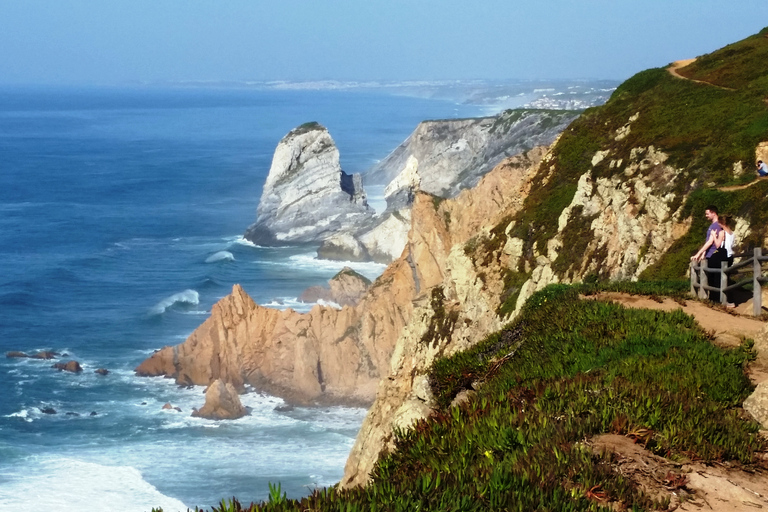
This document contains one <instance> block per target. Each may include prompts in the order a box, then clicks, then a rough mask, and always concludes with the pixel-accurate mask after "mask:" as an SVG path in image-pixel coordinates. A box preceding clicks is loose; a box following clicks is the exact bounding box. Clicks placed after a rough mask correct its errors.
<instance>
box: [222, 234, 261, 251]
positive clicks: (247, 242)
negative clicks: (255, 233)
mask: <svg viewBox="0 0 768 512" xmlns="http://www.w3.org/2000/svg"><path fill="white" fill-rule="evenodd" d="M228 241H229V243H230V244H238V245H245V246H248V247H256V248H261V246H260V245H256V244H255V243H253V242H251V241H250V240H246V239H245V238H243V237H242V236H237V237H234V238H230V239H228Z"/></svg>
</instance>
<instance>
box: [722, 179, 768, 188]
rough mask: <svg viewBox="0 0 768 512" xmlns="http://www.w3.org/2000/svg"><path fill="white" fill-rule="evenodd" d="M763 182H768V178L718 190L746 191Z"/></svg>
mask: <svg viewBox="0 0 768 512" xmlns="http://www.w3.org/2000/svg"><path fill="white" fill-rule="evenodd" d="M763 180H768V177H762V178H757V179H756V180H755V181H750V182H749V183H747V184H746V185H733V186H731V187H717V190H719V191H721V192H732V191H734V190H744V189H745V188H748V187H751V186H752V185H755V184H757V183H760V182H761V181H763Z"/></svg>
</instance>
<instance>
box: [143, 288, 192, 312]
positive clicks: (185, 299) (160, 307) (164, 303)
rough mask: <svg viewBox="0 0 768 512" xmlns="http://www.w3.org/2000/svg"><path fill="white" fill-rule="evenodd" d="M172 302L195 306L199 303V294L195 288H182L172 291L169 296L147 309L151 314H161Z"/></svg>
mask: <svg viewBox="0 0 768 512" xmlns="http://www.w3.org/2000/svg"><path fill="white" fill-rule="evenodd" d="M174 304H190V305H193V306H196V305H198V304H200V294H199V293H197V292H196V291H195V290H184V291H183V292H179V293H174V294H173V295H171V296H170V297H166V298H164V299H163V300H161V301H160V302H158V303H157V304H155V306H154V307H153V308H152V309H150V310H149V313H150V314H151V315H162V314H163V313H165V312H166V311H167V310H168V308H170V307H172V306H173V305H174Z"/></svg>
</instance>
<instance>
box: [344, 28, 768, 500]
mask: <svg viewBox="0 0 768 512" xmlns="http://www.w3.org/2000/svg"><path fill="white" fill-rule="evenodd" d="M766 37H768V29H766V30H764V31H763V33H761V34H759V35H756V36H753V37H751V38H748V39H747V40H745V41H743V42H740V43H738V44H736V45H731V46H729V47H728V48H727V49H724V50H722V51H719V52H715V53H714V54H712V55H709V56H704V57H702V58H700V59H699V60H698V61H697V62H694V63H693V64H691V65H689V66H688V67H686V68H682V69H681V70H679V73H680V74H681V75H682V76H683V77H688V78H690V80H686V79H684V78H679V77H675V76H673V75H671V74H670V73H668V72H667V70H664V69H654V70H648V71H644V72H642V73H639V74H638V75H636V76H635V77H633V78H632V79H630V80H628V81H627V82H625V83H624V84H622V85H621V86H620V87H619V88H618V89H617V90H616V92H615V93H614V95H613V96H612V97H611V99H610V100H609V102H608V103H607V104H606V105H605V106H603V107H599V108H595V109H590V110H588V111H586V112H585V113H584V114H583V115H582V116H581V117H580V118H579V119H578V120H576V121H575V122H573V123H572V124H571V125H570V126H569V128H568V129H567V130H566V131H565V132H564V133H563V134H562V136H561V137H560V138H559V140H558V141H557V142H556V143H555V144H554V145H553V147H552V149H551V152H550V153H548V154H547V155H546V156H545V157H544V158H543V159H542V161H541V164H540V165H539V166H538V168H536V169H533V170H531V171H530V172H528V173H527V174H526V175H525V179H522V180H520V182H519V184H518V185H517V186H516V187H514V188H513V187H511V186H509V185H506V186H505V187H503V188H500V189H499V190H498V193H497V194H496V195H494V194H493V192H489V191H488V190H484V187H487V186H488V183H487V182H488V181H490V180H491V179H493V176H494V175H495V173H496V171H494V172H492V173H490V174H488V175H487V176H486V177H485V178H484V179H483V180H482V181H481V182H480V184H479V185H478V187H477V188H476V189H474V190H471V191H466V192H465V193H463V194H462V195H460V196H458V197H457V198H456V199H455V200H448V201H445V202H443V203H441V204H440V205H439V208H438V210H439V213H438V216H440V215H443V216H445V218H446V222H448V219H450V223H451V226H452V227H451V228H450V229H451V230H454V229H455V230H456V232H457V233H458V232H462V233H463V234H464V235H465V236H466V237H467V238H465V239H463V240H462V238H461V236H459V235H458V234H456V236H453V237H452V239H451V240H452V243H453V244H454V245H453V247H452V249H449V250H448V254H449V255H448V257H446V258H445V259H444V261H442V262H441V265H444V266H442V267H441V268H442V269H443V270H442V272H443V274H444V275H445V276H449V279H447V280H446V281H444V282H443V283H442V285H441V287H440V289H439V293H437V291H438V289H437V288H436V289H435V290H433V293H432V295H431V297H432V300H431V301H427V300H422V301H421V302H417V303H416V309H415V310H414V314H413V319H412V321H411V323H410V324H409V325H408V326H407V327H406V329H405V330H404V331H403V333H402V335H401V336H400V338H399V339H398V342H397V346H396V347H395V352H394V355H393V357H392V364H391V366H390V374H389V376H388V378H387V379H382V381H381V383H380V386H379V390H378V392H377V398H376V402H375V403H374V405H373V406H372V407H371V409H370V411H369V414H368V416H367V418H366V420H365V422H364V424H363V427H362V429H361V431H360V434H359V436H358V438H357V440H356V443H355V446H354V448H353V450H352V453H351V454H350V458H349V460H348V462H347V466H346V468H345V476H344V479H343V480H342V485H343V486H354V485H358V484H362V483H364V482H365V481H366V480H367V478H368V473H369V472H370V470H371V469H372V467H373V464H374V463H375V461H376V458H377V456H378V453H379V452H380V450H381V449H383V448H386V447H387V446H388V442H389V440H390V439H391V433H392V428H393V426H399V427H405V426H407V425H409V424H410V423H412V422H413V421H414V420H415V419H417V418H421V417H424V416H425V415H427V414H428V412H429V410H430V404H431V400H432V399H431V396H430V387H429V385H428V382H427V377H426V374H427V369H428V368H429V365H430V364H431V362H432V361H433V360H434V358H435V357H436V356H438V355H441V354H449V353H452V352H453V351H455V350H458V349H460V348H462V347H465V346H467V345H470V344H472V343H473V342H475V341H477V340H478V339H479V338H481V337H483V336H484V334H485V333H488V332H489V330H491V329H494V324H496V325H498V324H499V322H501V321H502V320H501V319H502V318H506V319H510V318H512V317H513V316H514V315H515V314H516V313H517V312H519V310H520V308H521V306H522V304H523V302H524V301H525V300H526V299H527V298H528V297H530V295H531V294H532V293H533V292H535V291H537V290H539V289H541V288H543V287H544V286H546V285H548V284H550V283H556V282H574V281H581V280H585V279H593V278H594V279H638V278H641V277H642V278H649V279H653V278H683V277H685V274H686V271H687V269H688V258H689V256H690V255H691V254H693V253H694V252H695V250H696V248H697V247H698V246H699V245H701V243H702V242H703V235H704V232H705V230H706V225H705V221H704V219H703V215H702V212H703V211H704V208H705V207H706V206H707V205H708V204H712V203H714V204H715V205H716V206H719V208H720V209H721V211H722V212H724V213H727V214H730V215H733V216H734V217H735V218H736V224H737V232H738V233H739V235H740V238H741V242H742V244H741V245H742V248H745V249H746V248H748V247H750V246H761V245H762V246H764V244H765V243H766V240H768V231H767V230H766V225H767V222H768V214H767V213H766V210H767V209H768V204H766V203H767V201H766V200H765V194H766V186H765V185H766V184H765V183H757V184H756V185H755V186H750V187H748V188H745V187H744V186H743V185H744V184H747V183H748V182H750V181H751V180H752V179H753V175H752V173H750V172H745V171H744V169H747V168H750V167H751V166H752V165H753V160H754V159H756V157H757V158H759V156H760V155H762V154H764V153H763V151H764V148H765V147H766V141H767V140H768V128H766V127H768V111H766V109H765V98H766V97H768V86H767V85H766V82H765V80H764V79H762V78H760V77H764V76H765V69H764V68H765V63H766V62H768V61H767V60H766V59H765V56H766V55H768V40H766ZM758 71H759V72H758ZM694 80H696V81H694ZM403 162H407V160H403ZM414 165H415V164H414V162H413V161H411V162H410V163H408V164H407V165H404V166H403V167H404V168H405V170H406V172H407V173H408V174H405V175H403V179H402V182H403V183H415V182H417V181H418V180H416V179H415V178H414ZM421 183H422V185H421V186H422V187H423V183H424V180H423V179H422V180H421ZM740 184H741V185H742V186H731V185H740ZM509 197H514V198H515V200H514V201H512V202H510V203H508V204H503V203H501V201H503V200H504V199H506V198H509ZM489 199H490V201H489ZM497 202H498V205H497V204H496V203H497ZM470 205H475V206H470ZM486 206H487V207H488V208H489V209H488V210H486V209H484V207H486ZM497 206H498V210H497V209H496V208H497ZM489 210H492V211H489ZM414 212H415V209H414ZM454 214H466V217H464V218H463V219H466V220H463V219H462V220H459V222H458V223H459V224H462V223H464V225H465V226H466V227H465V228H461V229H460V228H458V227H457V226H455V225H454V222H456V220H458V218H457V217H455V216H454ZM484 216H486V217H490V218H492V219H495V220H494V221H489V222H487V223H484V221H483V218H484ZM420 221H421V216H419V217H418V220H417V217H416V215H414V223H416V222H420ZM746 226H749V227H746ZM451 232H452V233H453V231H451ZM507 315H509V316H507ZM475 319H478V320H477V321H475ZM480 319H483V320H482V321H481V320H480ZM467 320H468V322H467ZM485 326H487V327H488V328H487V329H486V328H484V327H485Z"/></svg>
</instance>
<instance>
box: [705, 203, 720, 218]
mask: <svg viewBox="0 0 768 512" xmlns="http://www.w3.org/2000/svg"><path fill="white" fill-rule="evenodd" d="M704 216H706V217H707V220H708V221H710V222H717V206H713V205H709V206H707V209H706V210H704Z"/></svg>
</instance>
